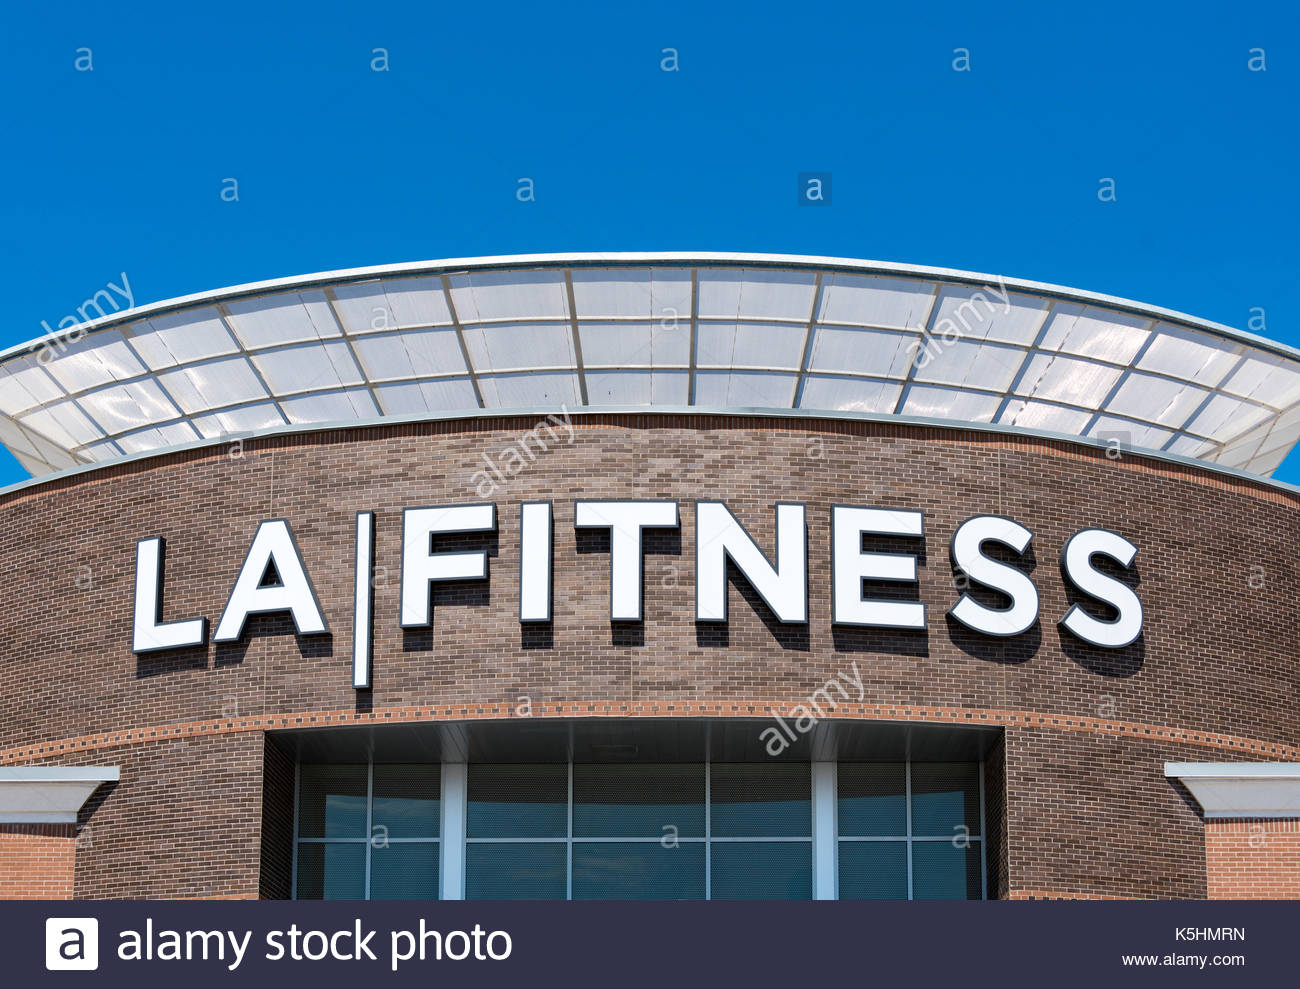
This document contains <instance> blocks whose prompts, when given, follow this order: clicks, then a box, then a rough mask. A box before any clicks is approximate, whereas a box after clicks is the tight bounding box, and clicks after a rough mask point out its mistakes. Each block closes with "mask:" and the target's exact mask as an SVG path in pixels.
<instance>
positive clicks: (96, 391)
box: [0, 254, 1300, 476]
mask: <svg viewBox="0 0 1300 989" xmlns="http://www.w3.org/2000/svg"><path fill="white" fill-rule="evenodd" d="M72 333H73V334H74V335H75V336H76V337H77V338H76V339H75V340H71V339H55V338H43V339H38V340H34V341H31V342H30V343H27V344H24V345H22V346H19V347H14V348H11V349H10V350H8V351H5V352H4V353H2V354H0V441H3V442H4V444H5V445H6V446H7V447H8V448H9V450H10V451H11V452H12V453H13V454H14V456H15V457H17V459H18V460H19V462H20V463H22V465H23V466H24V467H25V468H27V469H28V470H29V471H31V472H32V473H33V474H35V475H41V474H47V473H50V472H53V471H58V470H63V469H66V468H70V467H76V466H79V465H84V464H95V463H103V462H107V461H112V460H114V459H116V458H120V457H124V456H130V455H133V454H141V453H150V452H155V451H156V452H161V451H164V450H167V449H169V448H171V447H175V446H180V445H184V444H189V443H194V442H197V441H202V440H220V439H222V438H225V437H235V436H239V435H246V434H248V433H250V432H254V431H258V430H263V429H271V428H275V427H283V426H292V425H303V424H310V423H322V424H324V423H348V422H358V421H372V420H375V419H383V418H384V417H396V416H404V417H410V416H419V415H445V414H447V413H453V412H458V411H470V410H480V409H487V410H492V409H503V410H504V409H509V410H512V411H513V410H524V409H534V408H535V409H542V408H545V409H547V410H551V409H554V408H557V407H560V406H567V407H569V408H583V407H585V408H601V407H611V408H613V407H618V408H628V407H654V406H660V407H665V408H681V407H696V408H701V409H708V410H710V411H720V410H727V409H742V408H743V409H747V410H754V409H780V410H786V411H788V410H792V409H795V410H808V411H810V412H836V413H840V414H844V413H848V414H852V413H862V414H864V415H871V416H873V417H878V416H881V415H887V416H889V415H897V416H905V417H910V418H931V419H940V420H954V421H956V422H967V423H971V422H973V423H993V424H998V425H1001V426H1007V427H1012V428H1020V429H1025V430H1032V431H1037V432H1042V431H1048V432H1055V433H1064V434H1067V435H1073V436H1082V437H1091V438H1093V439H1094V440H1103V441H1108V440H1110V441H1114V442H1115V443H1117V444H1119V445H1122V446H1123V447H1124V448H1130V447H1132V448H1140V449H1147V450H1152V451H1162V452H1165V453H1170V454H1176V455H1180V456H1183V457H1191V458H1195V459H1198V460H1202V461H1206V462H1209V463H1215V464H1219V465H1221V466H1224V467H1229V468H1234V469H1239V470H1244V471H1247V472H1250V473H1253V474H1257V475H1262V476H1268V475H1270V474H1272V472H1273V471H1274V470H1275V469H1276V468H1277V467H1278V465H1279V464H1281V462H1282V460H1283V459H1284V458H1285V456H1286V455H1287V453H1288V452H1289V451H1290V450H1291V448H1292V447H1293V446H1294V445H1295V443H1296V442H1297V440H1300V352H1297V351H1295V350H1293V349H1291V348H1288V347H1285V346H1283V345H1280V344H1276V343H1273V342H1270V341H1267V340H1263V339H1261V338H1259V337H1255V336H1252V335H1250V334H1247V333H1242V332H1239V331H1236V330H1232V329H1230V328H1228V327H1225V326H1220V325H1218V324H1214V323H1209V322H1206V321H1203V320H1198V319H1195V318H1193V317H1190V316H1185V315H1182V314H1179V313H1174V312H1170V311H1168V310H1163V309H1159V308H1155V307H1151V306H1144V305H1141V304H1139V303H1135V302H1128V301H1125V300H1121V299H1113V298H1109V297H1105V296H1099V295H1094V294H1090V293H1086V292H1079V291H1075V290H1071V289H1064V288H1060V287H1056V286H1050V285H1040V284H1037V283H1033V282H1025V281H1017V280H1013V279H1002V278H999V277H997V276H990V275H980V274H974V273H969V272H956V271H948V270H944V269H935V268H922V267H914V266H904V265H891V264H884V263H880V262H870V261H853V260H845V259H834V258H806V257H788V256H778V255H733V254H690V255H688V254H581V255H535V256H534V255H530V256H518V257H501V258H478V259H462V260H454V261H434V262H421V263H415V264H402V265H388V266H383V267H378V268H362V269H354V270H350V271H341V272H330V273H324V274H318V275H308V276H302V277H297V278H287V279H280V280H276V281H272V282H262V283H258V284H254V285H245V286H239V287H236V288H231V289H225V290H221V291H217V292H210V293H204V294H202V295H196V296H187V297H185V298H182V299H175V300H171V301H168V302H162V303H157V304H154V305H149V306H145V307H142V308H139V309H134V310H131V311H129V312H125V313H122V314H119V315H114V316H111V317H108V318H105V319H101V320H97V321H95V322H94V323H91V324H85V325H82V326H80V327H75V328H73V330H72Z"/></svg>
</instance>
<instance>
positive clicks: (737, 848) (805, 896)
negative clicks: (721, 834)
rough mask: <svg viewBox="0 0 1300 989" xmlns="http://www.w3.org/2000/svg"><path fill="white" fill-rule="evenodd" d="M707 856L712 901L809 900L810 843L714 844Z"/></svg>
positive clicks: (720, 842) (726, 842)
mask: <svg viewBox="0 0 1300 989" xmlns="http://www.w3.org/2000/svg"><path fill="white" fill-rule="evenodd" d="M709 854H710V856H712V858H711V861H710V871H711V875H710V889H709V893H710V897H711V898H712V899H714V900H809V899H812V842H810V841H715V842H712V843H711V844H710V846H709Z"/></svg>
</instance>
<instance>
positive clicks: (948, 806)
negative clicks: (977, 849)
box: [912, 762, 980, 838]
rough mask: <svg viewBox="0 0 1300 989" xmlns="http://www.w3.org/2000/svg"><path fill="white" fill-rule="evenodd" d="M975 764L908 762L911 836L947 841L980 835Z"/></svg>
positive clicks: (976, 768)
mask: <svg viewBox="0 0 1300 989" xmlns="http://www.w3.org/2000/svg"><path fill="white" fill-rule="evenodd" d="M978 773H979V764H978V763H973V762H914V763H912V833H913V834H916V835H932V836H934V837H939V838H951V837H953V835H955V834H960V833H962V832H963V829H964V830H965V833H967V834H972V835H977V834H979V833H980V788H979V775H978Z"/></svg>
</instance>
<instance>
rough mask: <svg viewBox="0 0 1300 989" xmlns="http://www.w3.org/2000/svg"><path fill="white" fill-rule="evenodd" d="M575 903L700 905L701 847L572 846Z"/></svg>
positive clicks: (691, 844)
mask: <svg viewBox="0 0 1300 989" xmlns="http://www.w3.org/2000/svg"><path fill="white" fill-rule="evenodd" d="M573 898H574V899H575V900H702V899H703V898H704V842H702V841H693V842H682V843H681V844H679V845H677V846H676V847H669V848H665V847H664V846H663V845H662V844H661V843H660V842H657V841H643V842H575V843H574V845H573Z"/></svg>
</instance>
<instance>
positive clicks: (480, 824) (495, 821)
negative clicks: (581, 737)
mask: <svg viewBox="0 0 1300 989" xmlns="http://www.w3.org/2000/svg"><path fill="white" fill-rule="evenodd" d="M467 817H468V819H467V824H466V826H467V828H468V831H467V834H468V835H469V837H471V838H564V837H566V836H567V835H568V833H569V832H568V828H569V824H568V818H569V768H568V766H565V765H563V764H558V765H536V766H508V765H479V764H475V765H471V766H470V767H469V811H468V815H467Z"/></svg>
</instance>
